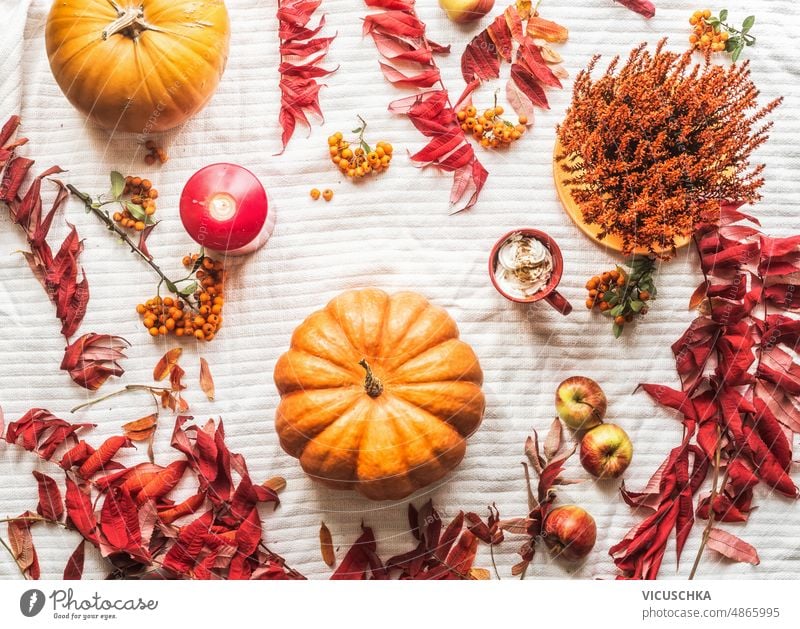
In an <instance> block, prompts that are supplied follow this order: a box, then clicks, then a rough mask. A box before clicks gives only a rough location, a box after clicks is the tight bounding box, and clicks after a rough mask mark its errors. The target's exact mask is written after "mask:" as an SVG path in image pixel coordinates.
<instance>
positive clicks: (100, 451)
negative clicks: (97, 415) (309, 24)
mask: <svg viewBox="0 0 800 629" xmlns="http://www.w3.org/2000/svg"><path fill="white" fill-rule="evenodd" d="M131 445H132V444H131V441H130V439H128V438H127V437H121V436H120V437H109V438H108V439H106V440H105V441H104V442H103V443H102V444H101V445H100V447H99V448H97V450H95V451H94V452H93V453H92V454H91V456H89V458H87V459H86V460H85V461H84V462H83V464H82V465H81V466H80V467H79V468H78V474H79V475H80V476H82V477H83V478H90V477H91V476H93V475H94V474H95V473H96V472H99V471H100V470H101V469H105V467H106V465H107V464H108V463H109V461H111V459H113V458H114V455H115V454H116V453H117V452H118V451H119V450H120V448H129V447H131Z"/></svg>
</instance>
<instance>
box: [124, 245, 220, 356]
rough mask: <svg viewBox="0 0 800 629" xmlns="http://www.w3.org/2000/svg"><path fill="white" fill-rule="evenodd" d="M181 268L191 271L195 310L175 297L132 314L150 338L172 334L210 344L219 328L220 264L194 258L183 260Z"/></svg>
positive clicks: (152, 302)
mask: <svg viewBox="0 0 800 629" xmlns="http://www.w3.org/2000/svg"><path fill="white" fill-rule="evenodd" d="M183 264H184V265H185V266H186V267H188V268H190V269H193V270H194V277H195V283H194V284H193V285H192V287H194V288H196V290H195V291H194V295H193V296H194V299H195V300H196V302H197V307H196V308H195V309H193V308H191V307H190V306H189V304H188V303H186V301H185V300H183V299H180V298H179V297H161V296H156V297H153V298H152V299H148V300H147V301H146V302H145V303H143V304H139V305H138V306H136V312H138V313H139V314H140V315H141V316H142V324H143V325H144V327H146V328H147V329H148V331H149V332H150V334H151V335H152V336H159V335H162V336H166V335H168V334H174V335H175V336H177V337H183V336H193V337H194V338H196V339H197V340H198V341H210V340H212V339H213V338H214V336H215V335H216V334H217V332H218V331H219V329H220V327H221V326H222V306H223V305H224V303H225V299H224V296H223V290H224V286H225V269H224V268H223V265H222V262H219V261H215V260H213V259H211V258H209V257H208V256H199V255H198V254H194V255H191V256H184V258H183ZM189 290H191V288H190V289H189Z"/></svg>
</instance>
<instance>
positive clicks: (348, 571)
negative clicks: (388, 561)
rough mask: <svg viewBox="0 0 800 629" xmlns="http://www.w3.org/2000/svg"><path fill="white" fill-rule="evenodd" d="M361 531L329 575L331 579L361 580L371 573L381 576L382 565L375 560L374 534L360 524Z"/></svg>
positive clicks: (377, 576)
mask: <svg viewBox="0 0 800 629" xmlns="http://www.w3.org/2000/svg"><path fill="white" fill-rule="evenodd" d="M361 528H362V530H363V533H362V534H361V536H360V537H359V538H358V539H357V540H356V541H355V543H354V544H353V545H352V546H351V547H350V550H348V551H347V554H346V555H345V556H344V558H343V559H342V561H341V563H340V564H339V567H338V568H337V569H336V571H335V572H334V573H333V575H332V576H331V580H333V581H340V580H350V581H361V580H364V579H367V578H368V575H369V574H372V576H373V578H381V576H379V575H383V573H384V571H383V565H382V564H380V560H377V561H376V559H377V555H376V554H375V551H376V544H375V535H374V534H373V533H372V529H371V528H369V527H368V526H364V525H362V526H361Z"/></svg>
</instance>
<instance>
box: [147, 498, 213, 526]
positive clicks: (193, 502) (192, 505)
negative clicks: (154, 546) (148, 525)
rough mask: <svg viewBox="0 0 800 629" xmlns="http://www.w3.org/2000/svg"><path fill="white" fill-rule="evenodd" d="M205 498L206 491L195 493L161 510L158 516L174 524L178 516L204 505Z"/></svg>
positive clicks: (165, 521)
mask: <svg viewBox="0 0 800 629" xmlns="http://www.w3.org/2000/svg"><path fill="white" fill-rule="evenodd" d="M205 500H206V495H205V494H204V493H198V494H195V495H194V496H190V497H189V498H187V499H186V500H184V501H183V502H180V503H178V504H176V505H174V506H172V507H166V508H164V509H163V510H159V511H158V517H159V519H160V520H161V521H162V522H163V523H164V524H172V523H173V522H174V521H175V520H177V519H178V518H182V517H183V516H186V515H191V514H193V513H195V512H196V511H197V510H198V509H200V507H202V506H203V504H204V503H205Z"/></svg>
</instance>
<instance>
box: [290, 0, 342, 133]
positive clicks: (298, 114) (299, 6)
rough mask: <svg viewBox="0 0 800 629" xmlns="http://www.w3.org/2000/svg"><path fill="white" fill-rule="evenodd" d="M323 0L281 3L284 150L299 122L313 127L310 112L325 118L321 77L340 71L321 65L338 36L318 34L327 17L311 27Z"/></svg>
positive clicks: (292, 0)
mask: <svg viewBox="0 0 800 629" xmlns="http://www.w3.org/2000/svg"><path fill="white" fill-rule="evenodd" d="M320 1H321V0H279V2H278V36H279V37H280V40H281V41H280V53H281V64H280V66H279V67H278V72H279V73H280V82H279V87H280V90H281V108H280V112H279V115H278V120H279V122H280V125H281V128H282V129H283V134H282V136H281V143H282V145H283V148H284V149H285V148H286V145H287V144H288V143H289V140H290V139H291V137H292V134H293V133H294V130H295V128H296V126H297V123H298V122H299V123H300V124H302V125H305V126H310V123H309V120H308V114H309V113H311V114H314V115H316V116H319V117H320V118H322V110H321V109H320V104H319V90H320V87H322V86H321V85H320V84H319V83H318V82H317V79H318V78H321V77H324V76H328V75H329V74H332V73H333V72H335V71H336V68H334V69H332V70H327V69H325V68H321V67H320V66H318V65H317V64H318V63H320V62H321V61H322V60H323V59H324V57H325V55H326V54H327V53H328V47H329V46H330V43H331V42H332V41H333V39H334V38H335V36H333V37H316V35H317V34H318V33H319V32H320V31H321V30H322V28H323V27H324V26H325V18H324V17H323V18H321V19H320V21H319V23H318V24H317V26H316V27H313V28H309V27H308V24H309V22H310V21H311V18H312V16H313V14H314V12H315V11H316V10H317V8H318V7H319V5H320ZM287 59H292V60H291V61H287Z"/></svg>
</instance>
